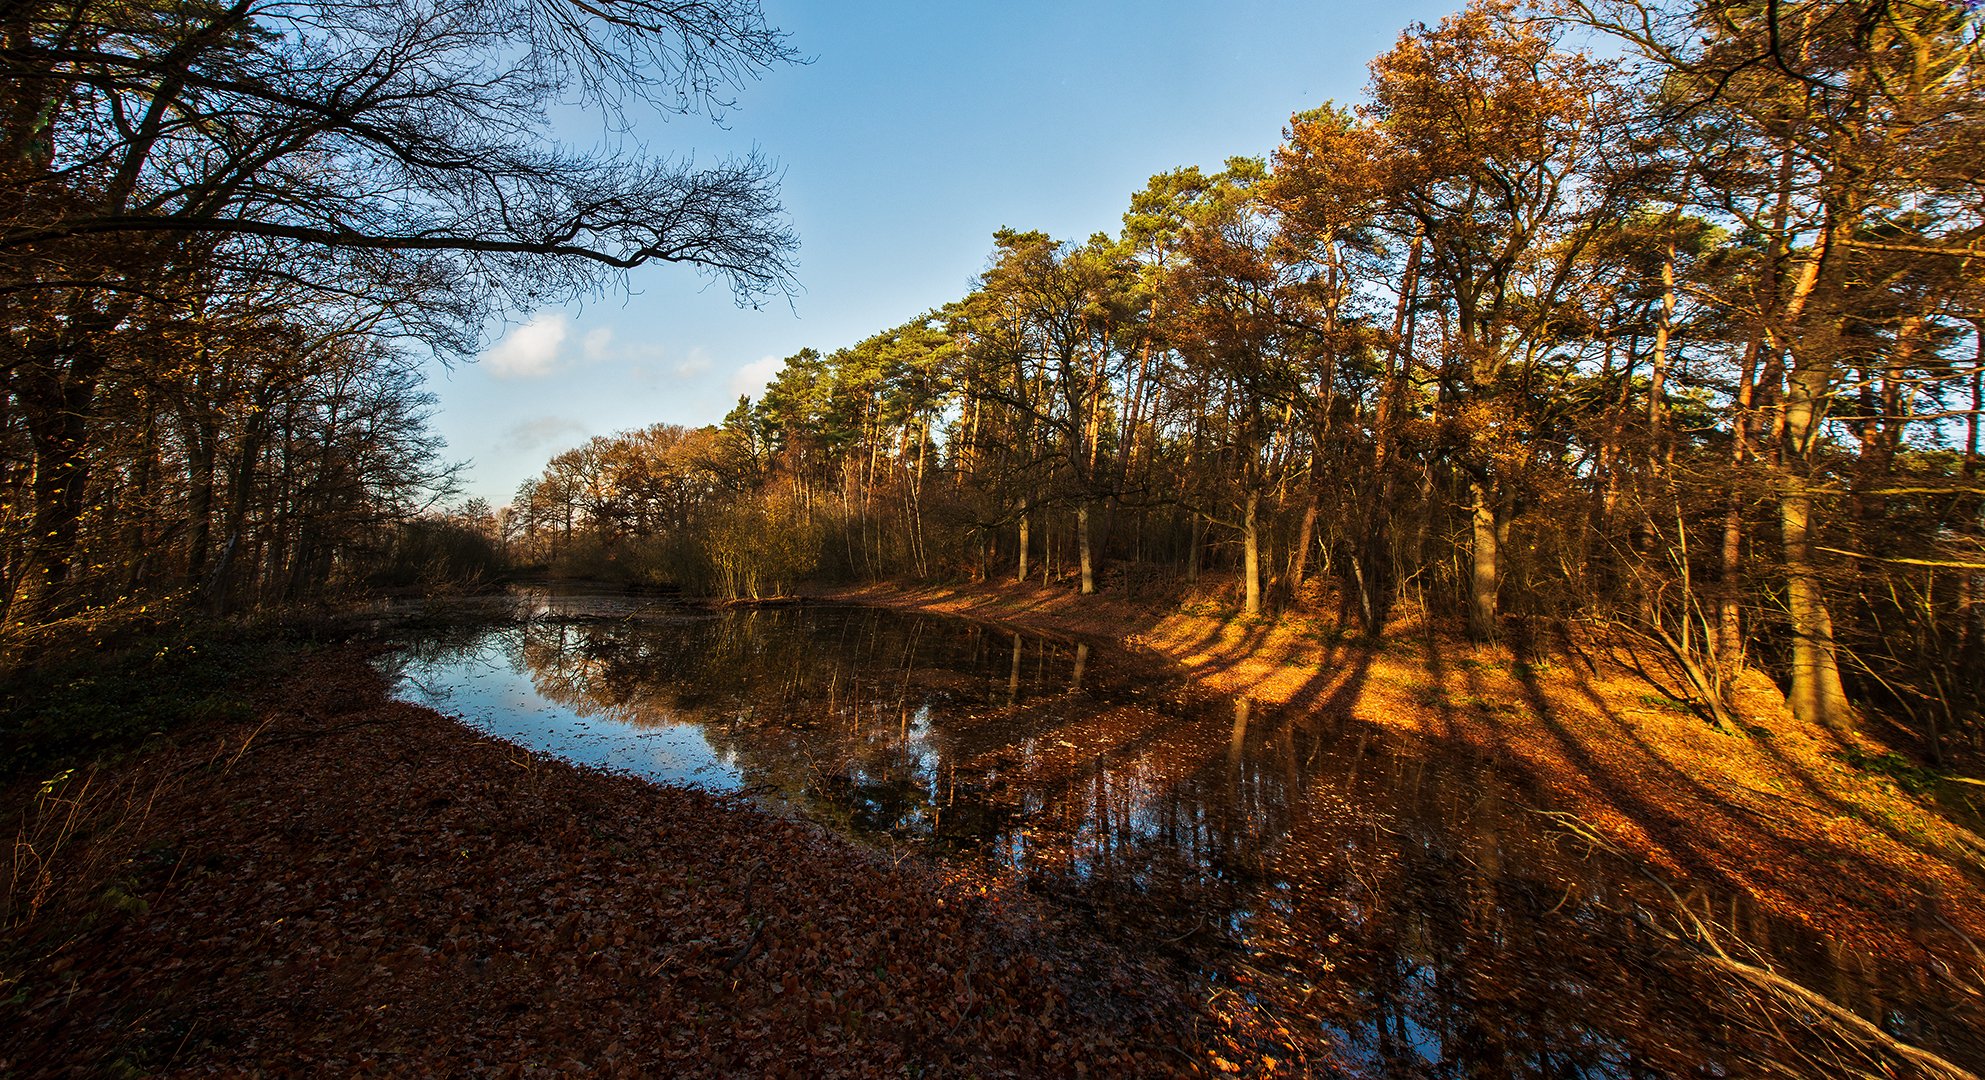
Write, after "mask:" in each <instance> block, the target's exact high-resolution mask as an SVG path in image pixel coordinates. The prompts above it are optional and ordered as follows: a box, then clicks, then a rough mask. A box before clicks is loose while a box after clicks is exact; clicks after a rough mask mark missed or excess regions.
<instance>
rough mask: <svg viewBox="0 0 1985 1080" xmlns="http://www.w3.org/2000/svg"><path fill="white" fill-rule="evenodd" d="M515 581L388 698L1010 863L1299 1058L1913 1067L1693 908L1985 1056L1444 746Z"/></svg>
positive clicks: (783, 622)
mask: <svg viewBox="0 0 1985 1080" xmlns="http://www.w3.org/2000/svg"><path fill="white" fill-rule="evenodd" d="M519 603H520V604H521V605H522V607H523V611H522V614H523V618H521V619H519V618H516V617H509V618H505V619H501V620H496V621H493V622H492V624H491V625H490V626H488V627H484V628H471V629H467V630H462V631H458V632H454V633H449V634H441V635H436V636H433V637H430V638H426V639H423V640H419V641H414V642H410V643H409V644H408V646H407V648H406V649H405V650H404V651H403V652H402V653H401V654H399V656H398V657H397V659H396V660H395V661H393V663H394V665H395V667H396V674H397V675H398V677H399V684H398V685H399V693H400V694H401V695H402V696H404V697H405V698H407V699H408V700H412V701H416V702H419V703H421V704H426V705H431V706H433V707H435V708H437V709H439V710H441V711H443V712H446V713H449V714H452V715H456V716H459V717H460V718H461V719H462V720H463V722H465V723H467V724H469V725H471V726H473V727H475V728H477V729H479V730H482V731H485V732H488V733H490V734H493V735H496V736H499V737H502V738H504V739H508V740H511V741H513V742H515V743H518V744H520V745H523V746H527V747H530V748H531V749H533V750H537V751H542V752H546V753H551V754H555V755H557V756H560V757H563V758H566V759H569V760H572V761H575V762H579V763H582V764H586V765H591V766H596V767H600V768H606V769H613V770H619V771H624V772H629V773H633V774H635V775H639V776H643V777H647V778H650V779H653V780H656V781H660V782H667V783H681V784H693V785H697V786H701V787H705V788H709V789H712V790H717V791H733V792H738V791H741V792H747V793H750V794H753V795H755V796H756V797H758V798H760V799H762V800H764V801H766V802H768V803H771V804H774V805H780V806H785V807H789V808H791V809H793V810H795V811H797V812H801V813H804V814H807V815H808V816H811V817H813V818H815V819H817V820H821V821H823V822H826V823H828V824H830V825H832V826H835V827H837V828H840V829H842V830H844V831H847V832H850V833H852V834H854V835H857V836H860V837H864V838H868V839H872V840H876V841H878V842H879V841H881V840H882V839H883V838H891V839H892V841H894V842H913V843H916V844H920V845H923V846H925V847H926V848H928V849H929V850H932V851H933V852H935V853H937V854H938V855H940V857H945V858H959V859H972V860H979V861H982V862H984V863H988V864H991V865H992V866H994V867H995V868H997V869H1001V870H1005V871H1010V872H1011V873H1014V874H1016V875H1019V876H1020V877H1021V879H1022V880H1024V881H1025V882H1026V883H1027V885H1028V886H1029V887H1030V888H1031V889H1033V890H1034V891H1036V892H1037V893H1039V894H1040V895H1042V896H1043V897H1045V898H1046V899H1047V900H1048V901H1049V902H1051V903H1055V904H1058V905H1061V906H1063V907H1064V909H1065V910H1067V911H1069V912H1070V913H1072V914H1074V915H1076V916H1078V917H1080V918H1082V919H1084V920H1086V921H1087V922H1089V923H1090V924H1091V925H1092V926H1093V927H1094V928H1095V929H1096V930H1097V931H1098V932H1099V933H1102V934H1104V935H1106V936H1108V937H1110V938H1111V939H1113V940H1116V941H1118V942H1120V943H1122V944H1124V945H1125V946H1127V947H1131V948H1135V949H1137V950H1140V951H1143V952H1146V953H1148V954H1155V955H1157V956H1158V957H1160V958H1161V959H1162V960H1164V961H1165V962H1167V963H1169V964H1171V965H1174V966H1175V967H1176V969H1177V970H1179V971H1180V972H1181V974H1182V975H1183V976H1184V977H1187V978H1192V979H1195V980H1201V981H1202V982H1203V984H1204V988H1205V993H1207V994H1212V995H1220V996H1223V997H1224V998H1225V999H1226V1000H1225V1002H1224V1006H1225V1007H1226V1008H1227V1009H1229V1010H1230V1011H1233V1010H1238V1011H1241V1012H1245V1013H1247V1014H1249V1015H1251V1016H1252V1017H1253V1018H1254V1019H1255V1021H1256V1023H1257V1025H1258V1027H1259V1028H1260V1029H1261V1030H1263V1031H1266V1032H1273V1031H1274V1030H1275V1029H1277V1028H1281V1029H1286V1031H1287V1032H1289V1033H1290V1035H1291V1036H1292V1037H1293V1038H1294V1040H1295V1041H1296V1042H1297V1043H1298V1044H1299V1045H1302V1046H1304V1047H1307V1050H1306V1053H1305V1056H1306V1059H1307V1062H1308V1063H1309V1064H1310V1065H1312V1066H1313V1067H1315V1068H1317V1069H1319V1070H1320V1071H1329V1070H1348V1071H1350V1072H1353V1073H1360V1074H1365V1075H1371V1076H1438V1077H1462V1076H1505V1075H1508V1076H1538V1077H1642V1076H1648V1077H1653V1076H1677V1075H1683V1076H1754V1075H1804V1076H1832V1075H1850V1074H1865V1075H1876V1076H1889V1075H1895V1076H1902V1075H1912V1067H1911V1066H1910V1065H1909V1064H1908V1063H1907V1062H1904V1061H1901V1060H1900V1059H1898V1058H1896V1057H1895V1055H1893V1054H1892V1053H1888V1052H1884V1051H1882V1050H1880V1049H1879V1048H1876V1047H1874V1046H1872V1045H1871V1044H1870V1043H1869V1041H1868V1040H1866V1039H1861V1038H1855V1037H1852V1036H1850V1035H1847V1034H1844V1033H1842V1032H1841V1031H1840V1030H1839V1027H1840V1025H1839V1024H1838V1023H1827V1022H1824V1021H1822V1019H1821V1018H1820V1017H1819V1015H1818V1014H1817V1013H1816V1012H1814V1011H1813V1010H1811V1009H1809V1008H1802V1007H1799V1006H1798V1005H1796V1004H1795V1003H1792V1002H1789V1001H1788V1000H1786V998H1785V997H1784V995H1782V994H1774V993H1772V992H1770V991H1767V990H1763V989H1760V988H1759V986H1758V985H1757V984H1756V983H1755V982H1749V981H1746V980H1744V979H1742V978H1738V977H1734V976H1732V975H1730V974H1729V973H1728V971H1727V969H1725V970H1724V971H1722V972H1719V971H1718V970H1716V969H1714V968H1713V967H1712V966H1711V965H1709V964H1706V963H1704V962H1702V960H1701V955H1700V947H1699V946H1695V945H1691V944H1690V943H1689V942H1688V941H1687V940H1684V939H1685V938H1687V937H1688V936H1689V933H1690V932H1691V931H1692V930H1694V931H1700V930H1702V929H1707V930H1708V931H1709V932H1711V933H1713V934H1714V935H1715V937H1716V939H1717V940H1718V942H1719V943H1720V944H1721V945H1722V947H1723V948H1724V949H1725V950H1726V951H1727V952H1729V953H1730V955H1731V956H1732V957H1734V958H1737V959H1739V960H1742V961H1744V962H1745V963H1748V964H1752V965H1753V966H1755V967H1757V968H1767V967H1768V968H1770V969H1772V970H1774V971H1776V972H1779V973H1781V974H1782V975H1785V976H1787V977H1789V978H1791V979H1794V980H1796V981H1797V982H1798V983H1799V984H1801V985H1803V986H1805V987H1808V988H1811V989H1814V990H1817V991H1819V992H1820V993H1822V994H1824V995H1826V996H1827V997H1828V998H1829V999H1831V1000H1832V1001H1834V1002H1835V1003H1837V1004H1839V1005H1842V1006H1845V1007H1846V1008H1848V1009H1850V1010H1852V1011H1853V1012H1854V1013H1856V1014H1858V1015H1860V1016H1862V1017H1864V1018H1865V1019H1867V1020H1870V1021H1872V1022H1874V1023H1875V1024H1877V1025H1879V1026H1880V1027H1881V1028H1883V1029H1884V1030H1886V1031H1887V1032H1888V1033H1889V1034H1891V1035H1893V1036H1896V1037H1898V1038H1900V1039H1903V1040H1906V1041H1907V1042H1909V1043H1911V1044H1914V1045H1916V1046H1920V1047H1924V1048H1927V1049H1930V1050H1932V1051H1934V1052H1936V1053H1938V1054H1941V1055H1943V1056H1944V1057H1946V1058H1948V1059H1950V1060H1952V1061H1955V1062H1957V1063H1959V1064H1961V1065H1963V1066H1965V1067H1968V1068H1971V1069H1973V1070H1977V1069H1979V1068H1980V1067H1981V1065H1985V1035H1981V1030H1980V1020H1981V1017H1980V1014H1979V1012H1978V1011H1977V1007H1976V1005H1977V996H1976V993H1975V991H1970V992H1969V996H1967V991H1965V989H1964V988H1963V987H1962V986H1957V987H1954V986H1953V985H1952V984H1950V983H1948V982H1946V981H1944V980H1946V979H1948V978H1950V976H1949V975H1947V974H1944V973H1937V972H1931V971H1926V970H1912V969H1901V970H1897V969H1896V968H1894V967H1893V966H1886V967H1885V966H1884V965H1882V964H1880V963H1877V962H1875V961H1873V960H1871V959H1869V958H1865V957H1858V956H1855V955H1852V954H1851V953H1848V952H1845V951H1844V950H1841V949H1839V948H1838V947H1835V946H1833V945H1831V944H1830V943H1829V942H1828V941H1826V940H1825V939H1823V938H1821V937H1819V936H1818V935H1815V934H1813V933H1812V932H1810V931H1808V930H1805V929H1803V928H1799V927H1796V926H1792V925H1787V924H1781V923H1779V922H1776V921H1774V920H1772V919H1770V918H1767V917H1765V916H1764V915H1763V914H1762V913H1760V912H1759V911H1758V910H1757V908H1756V906H1755V905H1753V904H1751V903H1750V902H1749V900H1748V898H1746V897H1745V896H1743V895H1741V894H1736V895H1732V894H1729V893H1727V892H1725V893H1715V892H1711V891H1706V890H1699V889H1690V888H1688V887H1687V885H1686V883H1671V884H1663V883H1660V882H1655V881H1653V880H1651V879H1649V878H1647V877H1646V876H1645V875H1642V874H1640V873H1638V872H1636V871H1635V870H1634V869H1633V868H1631V867H1628V866H1625V865H1623V864H1621V863H1619V862H1617V861H1615V860H1613V859H1612V858H1610V857H1608V856H1606V855H1604V854H1603V853H1599V852H1595V851H1593V850H1592V849H1590V848H1589V847H1588V846H1587V845H1584V844H1582V843H1581V842H1579V841H1577V840H1576V839H1575V838H1572V837H1570V836H1568V835H1567V834H1566V833H1565V831H1564V830H1563V828H1562V827H1561V826H1560V825H1559V824H1558V823H1557V822H1555V821H1554V820H1553V819H1552V818H1551V817H1550V816H1549V815H1548V813H1547V812H1546V811H1548V810H1549V808H1550V804H1549V799H1548V795H1547V793H1544V792H1541V791H1538V790H1535V789H1533V788H1530V787H1526V786H1523V785H1522V784H1521V783H1520V782H1518V781H1514V780H1512V779H1511V778H1509V777H1507V776H1505V775H1503V774H1502V773H1500V772H1499V771H1498V770H1497V769H1496V768H1495V767H1494V766H1493V765H1492V764H1491V763H1489V762H1487V761H1485V760H1482V759H1478V758H1475V757H1472V756H1468V755H1463V754H1457V753H1455V752H1454V751H1453V750H1452V749H1451V748H1447V749H1443V750H1441V751H1440V752H1438V753H1434V752H1429V751H1428V750H1427V749H1425V748H1422V747H1417V746H1414V745H1411V744H1409V743H1407V742H1404V741H1402V740H1399V739H1396V738H1389V737H1385V736H1383V735H1382V734H1381V733H1379V732H1375V731H1373V730H1372V729H1370V728H1369V727H1367V726H1364V725H1359V724H1356V723H1347V722H1342V721H1336V720H1332V719H1328V718H1324V717H1319V716H1316V715H1314V714H1299V713H1293V712H1291V713H1281V712H1277V711H1274V710H1269V709H1264V708H1261V707H1258V706H1254V705H1252V704H1251V703H1249V702H1247V701H1245V700H1232V699H1220V698H1208V697H1206V696H1204V695H1195V694H1194V693H1192V692H1190V691H1189V690H1187V689H1186V688H1185V687H1183V686H1181V685H1179V684H1177V683H1176V682H1174V681H1172V680H1170V679H1169V678H1167V677H1163V676H1158V675H1153V674H1152V673H1151V672H1149V671H1144V670H1125V669H1120V668H1119V667H1117V666H1116V665H1112V664H1107V663H1104V662H1103V661H1102V658H1101V657H1100V656H1099V655H1097V653H1096V652H1095V651H1093V650H1092V649H1091V648H1090V647H1089V646H1088V645H1086V644H1084V643H1081V642H1075V641H1068V640H1062V639H1058V638H1052V637H1043V636H1038V635H1034V634H1028V633H1019V632H1015V631H1012V630H1008V629H1003V628H999V627H995V626H991V625H986V624H981V623H977V622H972V621H967V620H960V619H951V618H945V617H940V616H931V615H919V614H905V613H898V612H890V611H882V610H877V609H871V608H861V607H853V606H840V605H804V606H794V607H776V608H757V609H731V610H722V611H710V610H704V609H698V608H692V607H689V606H686V605H681V604H677V603H673V602H670V601H666V600H641V599H629V598H626V597H608V596H584V595H552V594H542V593H540V594H534V595H526V596H523V597H522V598H521V599H520V600H519ZM1684 907H1686V910H1687V912H1688V914H1687V915H1686V916H1684V915H1683V914H1682V910H1683V908H1684ZM1678 930H1682V931H1683V933H1682V934H1680V935H1679V936H1678V934H1677V931H1678ZM1972 974H1973V975H1974V976H1975V973H1972ZM1922 1075H1935V1074H1932V1073H1922Z"/></svg>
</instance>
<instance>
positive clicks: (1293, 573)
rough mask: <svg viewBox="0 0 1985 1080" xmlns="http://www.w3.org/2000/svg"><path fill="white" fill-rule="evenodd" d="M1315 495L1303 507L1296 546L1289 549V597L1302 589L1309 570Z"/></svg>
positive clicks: (1312, 493) (1314, 530) (1297, 529)
mask: <svg viewBox="0 0 1985 1080" xmlns="http://www.w3.org/2000/svg"><path fill="white" fill-rule="evenodd" d="M1316 515H1317V497H1316V493H1315V492H1314V491H1312V492H1311V493H1310V498H1309V502H1308V504H1307V505H1305V506H1304V507H1303V521H1302V524H1301V525H1298V526H1297V527H1296V546H1295V547H1293V548H1290V549H1289V595H1290V596H1292V597H1293V596H1295V595H1296V592H1297V591H1298V590H1300V589H1301V588H1302V587H1303V578H1304V577H1305V576H1306V575H1308V573H1309V569H1310V544H1311V543H1312V542H1313V541H1315V539H1316Z"/></svg>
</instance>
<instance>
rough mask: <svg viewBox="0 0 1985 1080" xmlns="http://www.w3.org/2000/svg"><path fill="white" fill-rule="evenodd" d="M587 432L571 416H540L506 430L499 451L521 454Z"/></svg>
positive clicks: (499, 443) (583, 426) (499, 442)
mask: <svg viewBox="0 0 1985 1080" xmlns="http://www.w3.org/2000/svg"><path fill="white" fill-rule="evenodd" d="M587 431H588V429H587V427H586V425H585V424H582V423H580V422H579V421H577V420H574V419H572V418H571V417H569V416H539V417H534V418H532V419H530V420H525V421H523V422H521V423H517V424H512V425H510V426H509V427H508V428H505V429H504V431H503V435H502V437H501V439H500V440H499V441H498V443H497V449H499V450H506V451H509V452H512V453H520V454H521V453H525V452H528V451H531V450H536V449H538V448H540V447H543V446H548V445H550V444H551V443H554V442H557V441H559V440H561V439H565V438H567V437H568V436H574V435H584V434H586V433H587Z"/></svg>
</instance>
